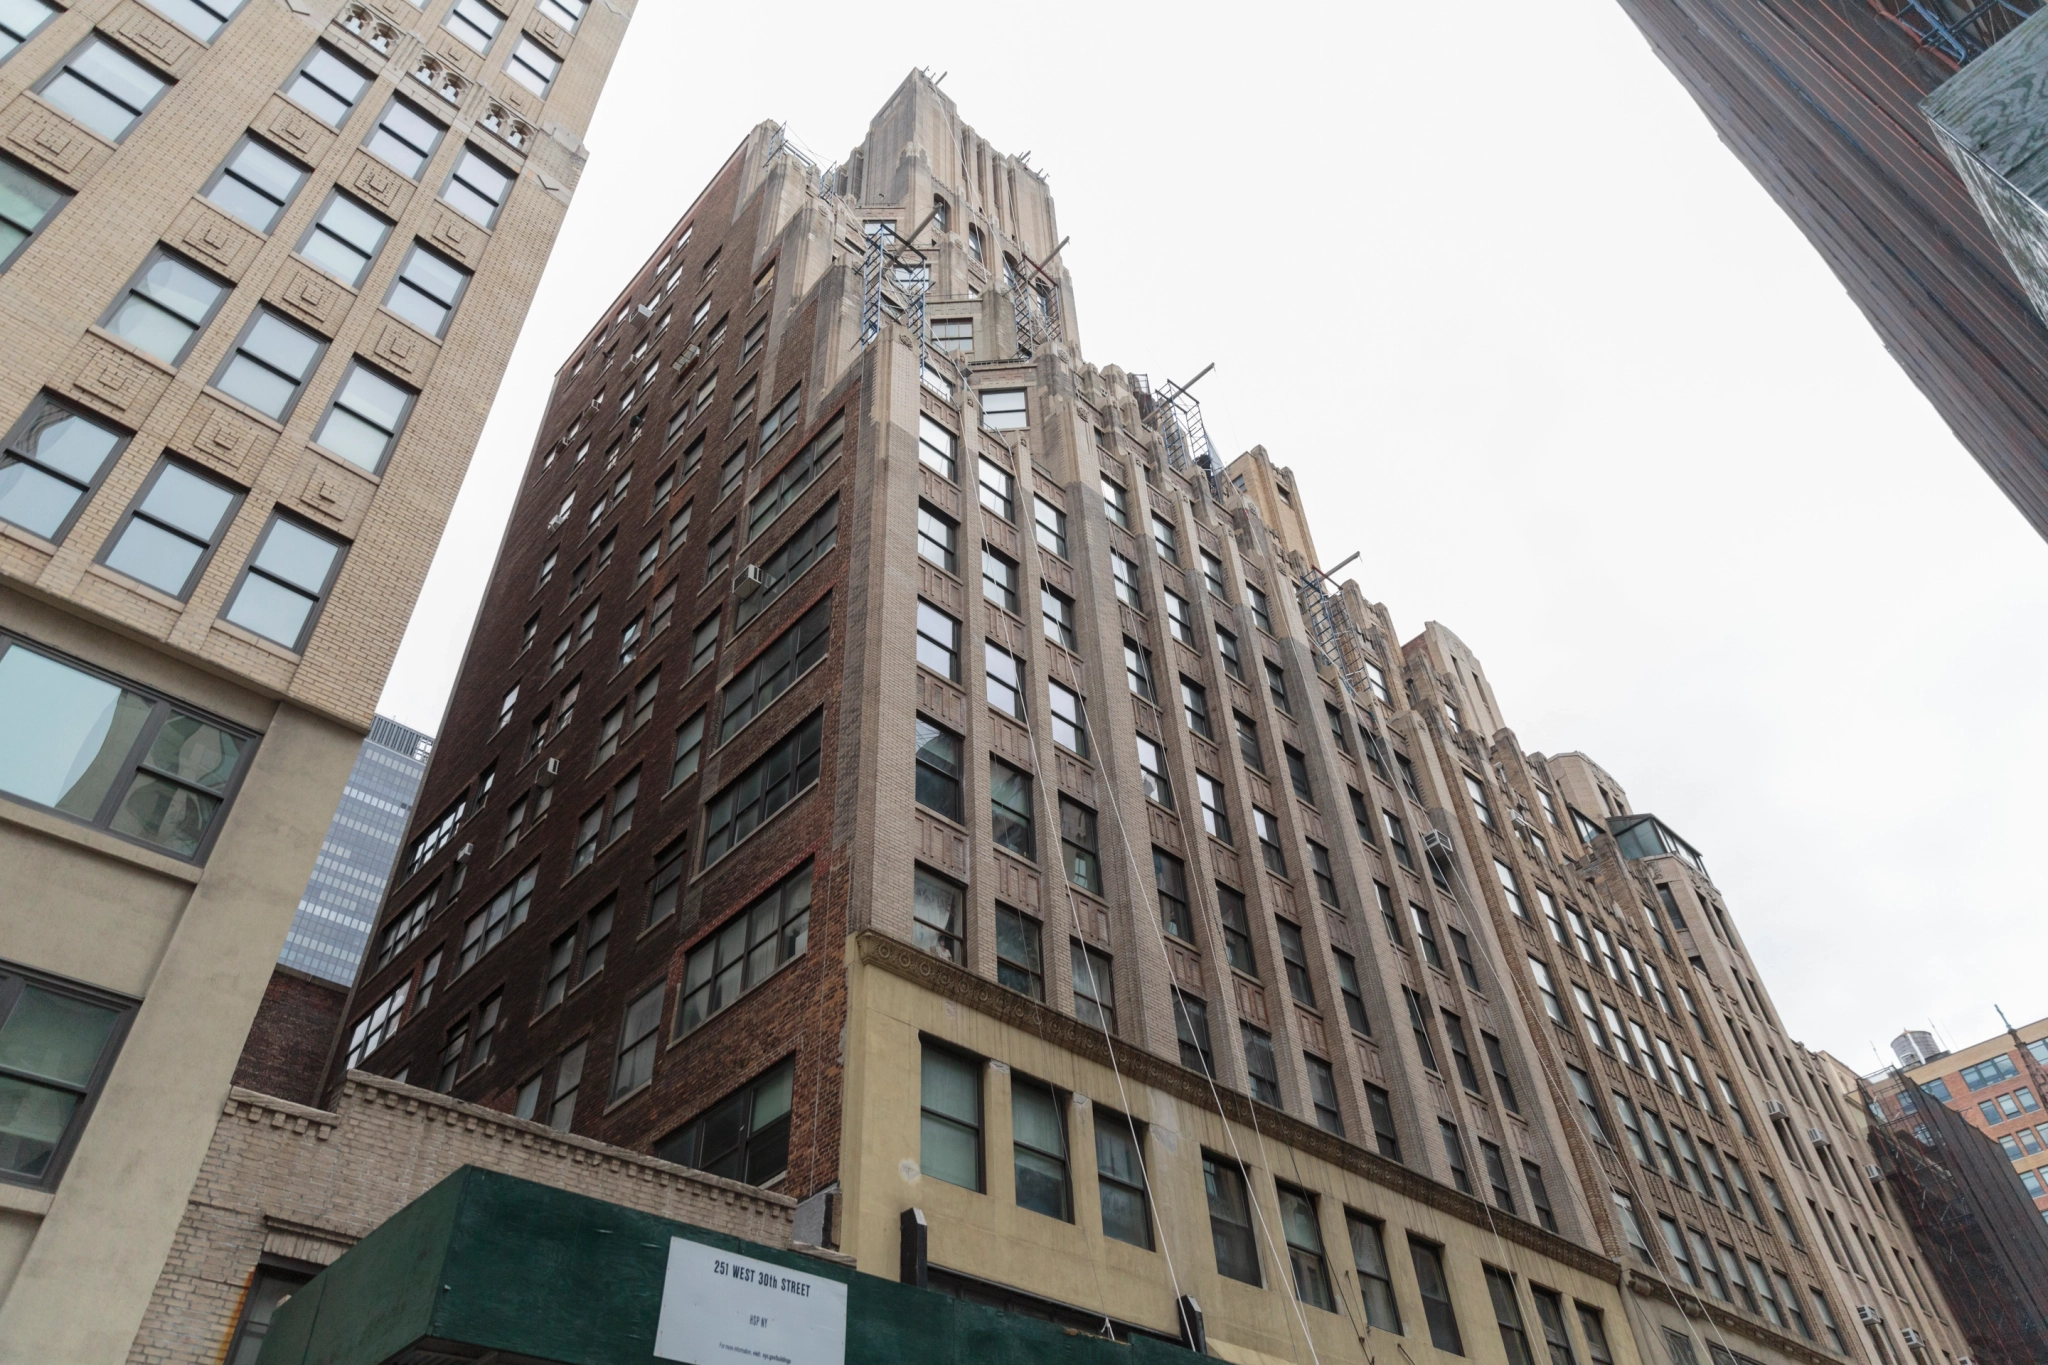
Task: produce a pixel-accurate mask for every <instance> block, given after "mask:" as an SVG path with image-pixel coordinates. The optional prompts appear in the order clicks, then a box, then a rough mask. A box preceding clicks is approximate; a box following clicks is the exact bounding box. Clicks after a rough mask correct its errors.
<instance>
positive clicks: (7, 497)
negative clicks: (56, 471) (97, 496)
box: [0, 457, 82, 540]
mask: <svg viewBox="0 0 2048 1365" xmlns="http://www.w3.org/2000/svg"><path fill="white" fill-rule="evenodd" d="M81 496H82V494H81V492H80V490H79V489H77V488H75V487H73V486H72V485H71V484H68V483H66V482H64V481H63V480H62V479H58V478H53V477H51V476H50V475H48V474H45V473H44V472H43V471H42V470H40V469H37V468H36V467H35V466H34V465H31V464H25V463H22V462H20V461H17V460H14V459H12V458H11V457H10V458H9V459H8V460H7V461H6V462H5V463H0V521H10V522H13V523H14V524H15V525H16V526H19V527H21V528H23V529H24V530H28V531H33V532H35V533H36V534H37V535H39V536H41V537H43V538H44V539H45V540H54V539H55V538H56V535H57V532H58V530H59V528H61V527H62V526H63V525H64V523H65V521H66V520H67V519H68V518H69V517H70V516H71V509H72V508H74V507H76V506H77V505H78V500H79V498H80V497H81Z"/></svg>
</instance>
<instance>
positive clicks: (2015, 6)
mask: <svg viewBox="0 0 2048 1365" xmlns="http://www.w3.org/2000/svg"><path fill="white" fill-rule="evenodd" d="M1871 3H1872V4H1873V5H1875V6H1876V8H1877V10H1878V12H1879V13H1880V14H1883V15H1884V16H1885V17H1886V18H1888V19H1890V20H1891V21H1892V22H1893V23H1895V24H1897V25H1899V27H1901V28H1903V29H1905V30H1906V32H1908V33H1910V34H1912V35H1913V41H1914V42H1916V43H1919V44H1920V45H1921V46H1922V47H1925V48H1930V49H1932V50H1933V51H1935V52H1938V53H1940V54H1941V55H1942V56H1943V57H1945V58H1947V59H1948V60H1949V61H1951V62H1953V63H1955V65H1956V66H1957V67H1959V68H1960V67H1963V66H1967V65H1969V64H1970V63H1971V62H1973V61H1975V60H1976V59H1977V58H1979V57H1981V56H1983V55H1984V53H1985V51H1986V50H1987V49H1988V48H1990V46H1991V45H1992V44H1993V43H1995V42H1997V41H1998V40H1999V39H2000V38H2003V37H2004V36H2005V35H2006V34H2008V33H2010V32H2012V31H2013V30H2014V29H2015V28H2017V27H2019V25H2020V23H2021V22H2022V21H2023V20H2025V19H2026V17H2027V16H2028V15H2030V14H2032V13H2033V12H2034V11H2035V10H2037V9H2039V8H2040V7H2041V6H2040V3H2039V0H1985V3H1983V4H1980V5H1974V6H1972V5H1968V4H1958V3H1956V0H1871Z"/></svg>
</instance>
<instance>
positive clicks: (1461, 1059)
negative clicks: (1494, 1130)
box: [1442, 1010, 1486, 1095]
mask: <svg viewBox="0 0 2048 1365" xmlns="http://www.w3.org/2000/svg"><path fill="white" fill-rule="evenodd" d="M1442 1014H1443V1018H1444V1037H1445V1038H1447V1039H1448V1040H1449V1041H1450V1044H1451V1060H1452V1062H1453V1063H1454V1064H1455V1065H1456V1066H1457V1068H1458V1083H1459V1084H1460V1085H1462V1086H1464V1087H1465V1088H1466V1089H1467V1090H1469V1091H1471V1092H1472V1093H1473V1094H1475V1095H1483V1094H1485V1093H1486V1092H1485V1091H1483V1090H1481V1089H1480V1087H1479V1073H1478V1072H1477V1071H1476V1070H1474V1068H1473V1066H1472V1049H1471V1046H1470V1045H1469V1044H1468V1043H1467V1042H1466V1041H1465V1023H1464V1021H1463V1020H1462V1019H1460V1018H1459V1017H1458V1016H1457V1015H1455V1014H1452V1013H1451V1012H1450V1011H1449V1010H1444V1011H1442Z"/></svg>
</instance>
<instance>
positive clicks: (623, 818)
mask: <svg viewBox="0 0 2048 1365" xmlns="http://www.w3.org/2000/svg"><path fill="white" fill-rule="evenodd" d="M639 796H640V774H639V773H638V772H634V773H632V774H631V775H629V776H628V777H626V778H624V779H623V780H622V781H620V783H619V784H618V785H617V786H616V787H613V788H612V801H611V806H612V813H611V819H610V820H609V821H608V822H607V823H606V824H605V828H604V842H605V845H606V847H610V846H611V845H612V844H615V843H617V842H618V841H619V840H620V839H621V838H623V837H624V836H625V835H626V834H628V833H630V832H631V831H632V828H633V806H634V804H635V803H636V802H637V801H638V800H639Z"/></svg>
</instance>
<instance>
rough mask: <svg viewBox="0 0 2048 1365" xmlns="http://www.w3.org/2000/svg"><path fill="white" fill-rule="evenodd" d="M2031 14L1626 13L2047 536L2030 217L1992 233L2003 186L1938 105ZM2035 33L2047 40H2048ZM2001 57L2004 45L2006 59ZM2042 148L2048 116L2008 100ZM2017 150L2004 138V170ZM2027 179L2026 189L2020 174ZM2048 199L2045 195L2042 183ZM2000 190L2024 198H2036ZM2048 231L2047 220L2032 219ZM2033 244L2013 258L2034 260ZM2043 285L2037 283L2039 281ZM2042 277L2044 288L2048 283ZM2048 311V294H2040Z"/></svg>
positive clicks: (2010, 9) (2046, 431)
mask: <svg viewBox="0 0 2048 1365" xmlns="http://www.w3.org/2000/svg"><path fill="white" fill-rule="evenodd" d="M2037 7H2038V6H2037V5H2036V3H2034V0H2001V3H1996V4H1988V5H1981V6H1980V5H1973V4H1971V3H1968V0H1795V2H1794V3H1790V4H1773V3H1768V0H1622V9H1623V10H1624V11H1625V12H1626V13H1627V14H1628V16H1629V17H1630V18H1631V19H1633V20H1634V21H1635V22H1636V25H1637V27H1639V28H1641V29H1642V31H1643V36H1644V37H1645V38H1647V39H1649V42H1650V46H1651V47H1652V48H1653V49H1654V50H1655V52H1656V53H1657V56H1658V58H1659V59H1660V60H1661V61H1662V62H1663V63H1664V64H1665V66H1667V67H1668V68H1670V70H1671V73H1672V74H1673V75H1674V76H1676V77H1678V79H1679V81H1680V82H1681V83H1682V84H1683V85H1684V86H1685V88H1686V89H1687V90H1688V91H1689V92H1690V93H1691V94H1692V97H1693V98H1694V99H1695V100H1696V101H1698V103H1699V106H1700V111H1701V112H1702V113H1703V114H1705V115H1706V116H1707V119H1708V120H1709V121H1710V122H1711V123H1712V124H1713V125H1714V130H1715V132H1717V133H1719V134H1720V137H1721V141H1722V142H1723V143H1725V144H1726V145H1727V146H1728V148H1729V149H1730V150H1731V151H1733V152H1734V153H1735V155H1736V156H1737V157H1739V158H1741V160H1742V163H1743V164H1744V165H1745V166H1747V167H1748V168H1749V170H1750V172H1751V174H1753V175H1755V176H1756V178H1757V180H1758V181H1759V182H1760V183H1761V184H1762V185H1763V187H1764V188H1765V189H1766V190H1768V191H1769V192H1770V194H1771V196H1772V197H1773V198H1775V199H1776V200H1777V201H1778V204H1779V206H1780V207H1781V208H1783V209H1784V211H1785V212H1786V214H1787V215H1789V216H1790V217H1791V219H1792V220H1793V222H1795V223H1797V224H1798V225H1799V228H1800V230H1801V231H1802V232H1804V233H1805V234H1806V237H1807V240H1808V241H1809V242H1811V243H1812V244H1813V247H1814V250H1816V251H1818V252H1819V253H1820V255H1821V257H1822V259H1823V260H1825V261H1826V262H1827V263H1828V266H1829V268H1830V269H1832V270H1833V271H1834V272H1835V275H1836V276H1837V277H1838V278H1839V279H1840V280H1841V282H1842V287H1843V288H1844V289H1846V290H1847V291H1848V293H1849V297H1850V298H1852V299H1854V300H1855V301H1856V305H1857V307H1859V308H1861V309H1862V310H1863V314H1864V316H1865V317H1866V318H1867V319H1869V321H1870V325H1871V326H1872V327H1874V328H1875V329H1876V330H1877V333H1878V335H1879V336H1880V337H1882V338H1883V339H1884V343H1885V347H1886V349H1888V350H1889V351H1890V352H1891V353H1892V357H1893V358H1894V359H1895V360H1897V361H1898V363H1899V365H1900V367H1901V368H1903V369H1904V370H1905V371H1906V373H1907V374H1908V375H1909V376H1911V378H1912V380H1913V382H1914V383H1915V384H1917V385H1918V386H1919V387H1920V391H1921V392H1922V393H1924V394H1925V395H1926V396H1927V399H1928V401H1929V402H1931V403H1933V404H1934V407H1935V410H1936V411H1938V412H1939V413H1940V414H1941V416H1942V419H1943V420H1944V421H1946V422H1947V423H1948V425H1949V429H1950V430H1951V431H1953V432H1954V433H1955V435H1956V439H1957V440H1958V441H1960V442H1962V444H1963V447H1964V448H1965V449H1966V450H1968V451H1969V452H1970V454H1971V455H1972V456H1974V457H1975V458H1976V460H1977V462H1978V464H1980V465H1982V466H1983V468H1984V472H1985V473H1987V474H1989V475H1990V476H1991V479H1992V481H1993V482H1994V483H1996V484H1997V485H1998V487H1999V489H2000V491H2002V492H2003V493H2004V494H2005V495H2006V497H2008V498H2010V499H2012V501H2013V503H2014V505H2015V506H2017V507H2018V508H2019V510H2020V512H2021V514H2022V515H2023V516H2025V517H2026V518H2027V520H2028V521H2030V522H2031V523H2033V526H2034V529H2035V530H2037V531H2039V532H2040V533H2041V534H2043V535H2044V536H2048V380H2044V379H2043V376H2044V375H2048V324H2044V323H2043V321H2042V318H2041V316H2040V314H2038V313H2037V312H2036V311H2035V310H2034V308H2033V307H2032V306H2030V303H2029V299H2028V294H2027V291H2026V290H2025V289H2024V288H2022V287H2021V284H2020V281H2019V279H2018V278H2016V276H2015V274H2014V272H2013V268H2012V266H2011V265H2009V264H2008V261H2007V259H2006V256H2005V255H2004V254H2003V253H2002V252H2001V249H2000V243H1999V235H2002V236H2004V237H2005V238H2006V239H2007V240H2008V241H2009V242H2012V243H2015V244H2024V243H2031V244H2032V245H2031V250H2032V251H2033V252H2034V253H2035V254H2036V255H2037V256H2038V254H2039V252H2040V250H2041V247H2040V236H2041V229H2040V226H2039V224H2038V223H2032V224H2026V225H2023V226H2019V227H2016V226H2015V224H2016V223H2017V222H2018V211H2017V209H2008V210H2006V211H2004V212H2003V213H2002V214H2001V218H2002V219H2004V220H2006V221H2001V222H2000V223H1999V225H1998V234H1999V235H1994V231H1993V230H1992V229H1991V228H1989V227H1987V226H1986V222H1985V219H1984V217H1983V216H1982V215H1981V214H1980V212H1979V209H1978V205H1977V203H1976V202H1973V200H1972V191H1971V188H1966V187H1965V183H1964V181H1963V180H1962V179H1960V178H1959V177H1958V174H1957V170H1956V168H1955V165H1953V164H1951V159H1952V158H1955V159H1957V160H1958V161H1960V162H1961V163H1963V164H1965V165H1970V166H1971V167H1972V172H1971V173H1972V186H1973V187H1975V188H1977V189H1978V190H1979V194H1980V196H1981V197H1985V198H1986V202H1987V203H1989V202H1992V192H1994V191H1997V190H1998V189H1999V188H2000V187H1999V185H1998V183H1997V182H1998V175H1997V174H1996V173H1994V172H1991V171H1988V170H1983V169H1981V168H1978V167H1976V166H1975V165H1974V164H1973V161H1972V157H1971V154H1970V153H1969V152H1965V151H1963V150H1962V149H1961V148H1960V145H1959V143H1958V141H1957V138H1958V136H1959V132H1960V129H1961V127H1962V126H1963V125H1968V127H1969V128H1970V131H1971V132H1972V133H1977V132H1980V131H1981V130H1983V128H1984V127H1985V124H1984V122H1983V120H1982V118H1981V115H1980V116H1978V117H1976V118H1972V117H1971V116H1970V113H1969V112H1966V111H1965V110H1963V109H1959V108H1957V107H1956V105H1957V102H1956V101H1950V102H1949V103H1948V105H1947V106H1945V107H1944V117H1947V118H1949V119H1951V120H1952V121H1954V122H1955V123H1956V124H1957V128H1956V129H1954V130H1943V131H1940V132H1937V129H1936V127H1935V126H1934V124H1932V123H1930V121H1929V119H1928V117H1927V115H1926V114H1924V113H1923V112H1922V104H1923V101H1926V100H1927V98H1928V97H1929V96H1930V95H1932V94H1933V93H1934V92H1935V91H1936V90H1937V89H1938V88H1939V87H1941V86H1942V85H1943V84H1944V83H1945V82H1947V81H1949V79H1950V78H1951V77H1953V76H1954V75H1955V74H1956V72H1957V70H1958V68H1959V67H1964V66H1965V65H1966V64H1967V63H1970V62H1973V61H1975V60H1978V59H1980V58H1981V57H1982V56H1983V55H1984V53H1985V51H1986V49H1987V47H1991V46H1992V45H1993V44H1995V43H1998V41H1999V40H2000V39H2001V38H2002V37H2003V36H2006V35H2007V33H2008V31H2009V30H2010V29H2011V28H2012V27H2013V25H2014V24H2015V22H2016V20H2017V19H2018V17H2020V16H2022V15H2025V14H2029V13H2032V12H2033V11H2034V10H2035V9H2036V8H2037ZM2037 36H2038V33H2037ZM1994 50H1995V49H1994ZM2003 110H2004V113H2005V115H2006V117H2007V119H2011V120H2021V121H2023V122H2024V125H2025V128H2026V132H2025V134H2024V137H2023V140H2024V141H2026V142H2027V144H2028V145H2033V143H2034V142H2035V141H2037V140H2038V137H2039V135H2040V132H2041V129H2042V126H2043V119H2042V117H2041V115H2040V114H2039V113H2038V111H2036V110H2034V109H2033V108H2031V107H2030V106H2028V105H2027V103H2026V102H2025V101H2012V100H2007V101H2005V103H2004V106H2003ZM2015 140H2016V139H2015V138H2011V137H2007V136H2003V135H2000V136H1996V137H1994V136H1991V135H1989V134H1987V135H1986V136H1985V140H1984V141H1983V142H1982V143H1980V144H1978V146H1977V148H1976V150H1981V149H1982V148H1984V147H1989V146H1992V145H1993V144H1994V143H1996V144H1997V150H1996V151H1995V152H1994V153H1992V155H1993V156H1994V157H1995V158H1997V159H1998V160H1999V162H2000V169H2005V166H2004V163H2003V158H2004V154H2005V152H2006V151H2007V148H2008V146H2009V145H2010V144H2011V143H2012V142H2013V141H2015ZM2023 179H2024V177H2023ZM2027 188H2028V190H2031V191H2032V192H2034V193H2035V194H2036V196H2037V198H2038V197H2039V189H2038V186H2033V185H2031V184H2030V185H2028V187H2027ZM2004 193H2006V194H2008V195H2009V196H2012V197H2014V198H2017V199H2020V200H2022V201H2024V194H2023V192H2021V191H2015V190H2011V189H2010V187H2004ZM2032 212H2033V213H2034V214H2035V215H2036V217H2037V218H2038V217H2039V215H2040V210H2039V208H2038V207H2035V208H2033V209H2032ZM2027 249H2028V248H2027V247H2026V246H2024V245H2016V248H2015V252H2014V254H2015V256H2016V257H2018V258H2020V259H2025V255H2024V252H2025V251H2026V250H2027ZM2036 273H2037V274H2038V268H2037V272H2036ZM2040 278H2043V279H2048V276H2041V277H2040ZM2044 297H2048V294H2044Z"/></svg>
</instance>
